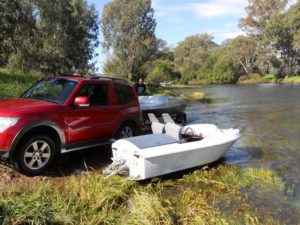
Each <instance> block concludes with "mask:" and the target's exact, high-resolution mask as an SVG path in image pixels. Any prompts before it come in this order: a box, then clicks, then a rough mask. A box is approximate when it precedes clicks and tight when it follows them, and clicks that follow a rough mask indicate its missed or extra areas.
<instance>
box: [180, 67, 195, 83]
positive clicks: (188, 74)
mask: <svg viewBox="0 0 300 225" xmlns="http://www.w3.org/2000/svg"><path fill="white" fill-rule="evenodd" d="M196 76H197V71H195V70H186V71H183V72H182V74H181V78H180V83H182V84H188V83H189V81H192V80H194V79H195V78H196Z"/></svg>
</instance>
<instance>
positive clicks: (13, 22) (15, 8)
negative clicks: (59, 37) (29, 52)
mask: <svg viewBox="0 0 300 225" xmlns="http://www.w3.org/2000/svg"><path fill="white" fill-rule="evenodd" d="M0 30H1V32H0V67H2V66H5V65H7V63H8V59H9V56H10V54H12V53H16V52H17V51H18V50H19V49H24V48H26V47H29V46H28V45H30V44H31V41H32V37H31V36H32V35H34V32H35V18H34V16H33V7H32V5H31V4H30V1H28V0H25V1H17V0H11V1H5V0H1V1H0Z"/></svg>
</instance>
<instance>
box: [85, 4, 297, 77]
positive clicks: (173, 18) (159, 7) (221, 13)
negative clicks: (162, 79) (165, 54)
mask: <svg viewBox="0 0 300 225" xmlns="http://www.w3.org/2000/svg"><path fill="white" fill-rule="evenodd" d="M296 1H297V0H289V5H290V4H293V3H295V2H296ZM108 2H111V1H110V0H88V3H89V4H92V3H93V4H95V6H96V9H97V11H98V13H99V17H100V18H101V15H102V10H103V7H104V5H105V4H106V3H108ZM247 6H248V0H152V8H153V9H154V18H155V20H156V22H157V25H156V30H155V34H156V37H157V38H161V39H163V40H165V41H167V42H168V44H169V45H170V46H172V47H176V46H177V44H178V43H179V42H180V41H184V39H185V38H186V37H188V36H191V35H195V34H201V33H207V34H210V35H212V36H213V37H214V39H213V41H215V42H216V43H217V44H221V43H222V42H223V41H225V40H227V39H229V38H234V37H236V36H238V35H241V34H243V32H242V31H241V30H240V29H239V27H238V23H239V19H240V18H242V17H245V16H246V11H245V7H247ZM102 39H103V37H102V35H101V29H100V41H101V40H102ZM96 51H97V53H98V54H99V56H98V57H97V58H95V59H94V60H95V62H96V66H97V67H98V72H100V73H101V72H102V66H103V63H104V61H105V56H104V55H103V52H102V49H101V46H100V47H99V48H98V49H97V50H96Z"/></svg>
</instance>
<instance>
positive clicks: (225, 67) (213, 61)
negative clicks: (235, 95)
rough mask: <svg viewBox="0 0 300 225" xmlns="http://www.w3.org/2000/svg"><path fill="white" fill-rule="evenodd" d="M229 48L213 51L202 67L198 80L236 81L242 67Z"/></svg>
mask: <svg viewBox="0 0 300 225" xmlns="http://www.w3.org/2000/svg"><path fill="white" fill-rule="evenodd" d="M234 60H235V58H234V56H233V55H231V52H230V51H229V49H228V48H226V47H222V48H218V49H216V50H215V51H213V52H212V53H211V55H210V56H209V57H208V58H207V59H206V60H205V62H204V64H203V66H202V67H201V69H200V71H199V73H198V75H197V80H198V81H199V83H202V84H213V83H235V82H236V81H237V80H238V78H239V76H240V74H241V68H240V65H238V64H237V63H236V62H235V61H234Z"/></svg>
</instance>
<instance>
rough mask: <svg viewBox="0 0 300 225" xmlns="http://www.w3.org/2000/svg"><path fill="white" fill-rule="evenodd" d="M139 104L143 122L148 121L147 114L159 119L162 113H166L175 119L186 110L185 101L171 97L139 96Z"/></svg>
mask: <svg viewBox="0 0 300 225" xmlns="http://www.w3.org/2000/svg"><path fill="white" fill-rule="evenodd" d="M139 102H140V106H141V110H142V114H143V119H144V121H147V120H148V113H153V114H154V115H155V116H156V117H158V118H160V117H161V116H162V113H168V114H170V115H171V116H172V117H174V118H176V115H177V114H178V113H182V112H183V111H184V110H185V108H186V104H187V102H186V100H184V99H182V98H176V97H172V96H139Z"/></svg>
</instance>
